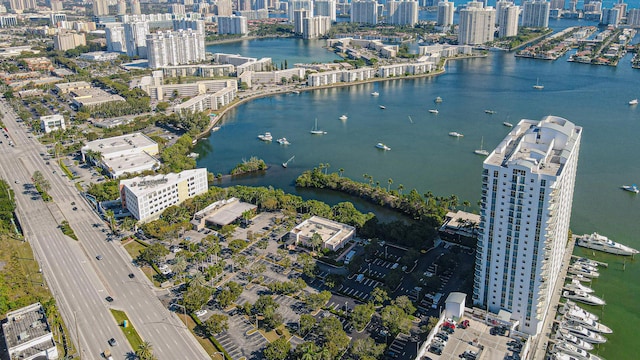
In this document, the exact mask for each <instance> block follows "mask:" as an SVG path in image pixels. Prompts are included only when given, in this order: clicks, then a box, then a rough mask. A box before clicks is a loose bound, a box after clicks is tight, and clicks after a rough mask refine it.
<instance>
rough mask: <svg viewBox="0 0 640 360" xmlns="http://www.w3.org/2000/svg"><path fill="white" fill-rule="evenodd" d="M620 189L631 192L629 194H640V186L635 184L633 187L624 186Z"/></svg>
mask: <svg viewBox="0 0 640 360" xmlns="http://www.w3.org/2000/svg"><path fill="white" fill-rule="evenodd" d="M620 188H621V189H622V190H625V191H629V192H632V193H634V194H637V193H639V192H640V189H638V185H636V184H633V185H622V186H621V187H620Z"/></svg>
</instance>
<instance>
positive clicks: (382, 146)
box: [376, 143, 391, 150]
mask: <svg viewBox="0 0 640 360" xmlns="http://www.w3.org/2000/svg"><path fill="white" fill-rule="evenodd" d="M376 147H377V148H378V149H382V150H391V148H390V147H388V146H387V145H385V144H383V143H377V144H376Z"/></svg>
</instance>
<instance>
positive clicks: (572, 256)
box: [571, 255, 609, 268]
mask: <svg viewBox="0 0 640 360" xmlns="http://www.w3.org/2000/svg"><path fill="white" fill-rule="evenodd" d="M581 258H583V256H575V255H571V260H578V259H581ZM589 260H590V261H593V262H594V263H596V264H598V266H602V267H604V268H606V267H609V264H608V263H606V262H602V261H597V260H592V259H589Z"/></svg>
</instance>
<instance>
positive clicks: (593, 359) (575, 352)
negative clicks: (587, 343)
mask: <svg viewBox="0 0 640 360" xmlns="http://www.w3.org/2000/svg"><path fill="white" fill-rule="evenodd" d="M553 350H554V351H555V352H556V353H564V354H567V355H570V356H571V357H573V358H574V359H576V360H601V358H599V357H597V356H595V355H591V354H589V353H588V352H586V351H585V350H583V349H580V348H578V347H575V346H573V345H571V344H567V343H563V342H557V343H556V344H555V345H554V346H553Z"/></svg>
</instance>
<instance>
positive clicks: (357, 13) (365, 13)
mask: <svg viewBox="0 0 640 360" xmlns="http://www.w3.org/2000/svg"><path fill="white" fill-rule="evenodd" d="M351 22H353V23H360V24H372V25H375V24H377V23H378V2H377V1H376V0H355V1H353V2H352V3H351Z"/></svg>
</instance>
